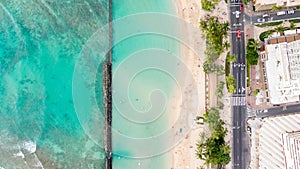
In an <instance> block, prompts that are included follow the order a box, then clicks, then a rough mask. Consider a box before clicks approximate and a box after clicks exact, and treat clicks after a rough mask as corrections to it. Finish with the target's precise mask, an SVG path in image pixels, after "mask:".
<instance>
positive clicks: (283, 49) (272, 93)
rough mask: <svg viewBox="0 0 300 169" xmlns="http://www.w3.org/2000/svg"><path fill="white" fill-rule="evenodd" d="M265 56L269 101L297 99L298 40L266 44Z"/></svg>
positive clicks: (299, 78)
mask: <svg viewBox="0 0 300 169" xmlns="http://www.w3.org/2000/svg"><path fill="white" fill-rule="evenodd" d="M265 57H266V58H265V66H266V77H267V81H268V93H269V98H270V103H271V104H282V103H290V102H296V101H299V96H300V40H297V41H293V42H289V43H288V42H283V43H278V44H268V45H266V56H265Z"/></svg>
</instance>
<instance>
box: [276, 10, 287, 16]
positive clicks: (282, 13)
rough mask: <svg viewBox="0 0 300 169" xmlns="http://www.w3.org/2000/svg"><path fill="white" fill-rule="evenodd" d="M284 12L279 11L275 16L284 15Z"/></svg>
mask: <svg viewBox="0 0 300 169" xmlns="http://www.w3.org/2000/svg"><path fill="white" fill-rule="evenodd" d="M285 14H286V12H285V11H280V12H277V16H280V15H285Z"/></svg>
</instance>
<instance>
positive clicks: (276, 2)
mask: <svg viewBox="0 0 300 169" xmlns="http://www.w3.org/2000/svg"><path fill="white" fill-rule="evenodd" d="M299 5H300V1H299V0H254V6H255V10H256V11H262V10H270V9H272V6H280V7H294V6H299Z"/></svg>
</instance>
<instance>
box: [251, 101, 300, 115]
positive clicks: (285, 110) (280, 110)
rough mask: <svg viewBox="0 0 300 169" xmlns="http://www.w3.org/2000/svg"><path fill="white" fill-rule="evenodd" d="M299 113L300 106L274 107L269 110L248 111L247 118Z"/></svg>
mask: <svg viewBox="0 0 300 169" xmlns="http://www.w3.org/2000/svg"><path fill="white" fill-rule="evenodd" d="M298 112H300V104H294V105H287V106H280V107H274V108H270V109H258V110H248V114H247V116H248V117H260V118H263V117H270V116H282V115H288V114H293V113H298Z"/></svg>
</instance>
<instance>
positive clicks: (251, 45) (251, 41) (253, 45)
mask: <svg viewBox="0 0 300 169" xmlns="http://www.w3.org/2000/svg"><path fill="white" fill-rule="evenodd" d="M250 48H251V50H255V51H257V49H258V42H257V41H256V40H254V39H253V38H251V39H249V40H248V49H250Z"/></svg>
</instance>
